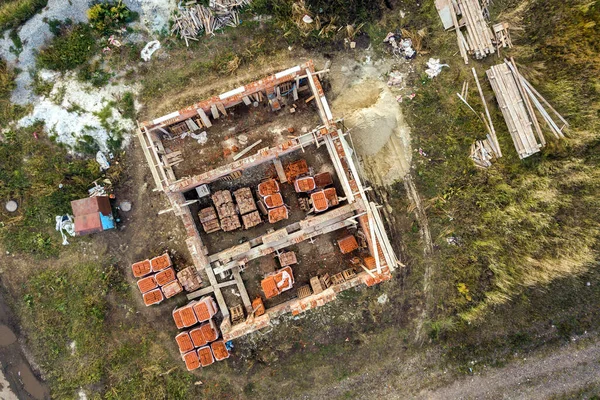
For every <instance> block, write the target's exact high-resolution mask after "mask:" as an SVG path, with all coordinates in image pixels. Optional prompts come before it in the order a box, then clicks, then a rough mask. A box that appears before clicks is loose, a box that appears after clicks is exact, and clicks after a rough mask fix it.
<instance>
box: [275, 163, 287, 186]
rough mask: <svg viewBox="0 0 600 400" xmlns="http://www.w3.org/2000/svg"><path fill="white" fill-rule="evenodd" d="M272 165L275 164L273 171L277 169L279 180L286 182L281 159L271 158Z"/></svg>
mask: <svg viewBox="0 0 600 400" xmlns="http://www.w3.org/2000/svg"><path fill="white" fill-rule="evenodd" d="M273 165H275V171H277V176H278V177H279V181H280V182H281V183H286V182H287V176H285V170H284V169H283V165H282V164H281V160H280V159H279V158H275V159H274V160H273Z"/></svg>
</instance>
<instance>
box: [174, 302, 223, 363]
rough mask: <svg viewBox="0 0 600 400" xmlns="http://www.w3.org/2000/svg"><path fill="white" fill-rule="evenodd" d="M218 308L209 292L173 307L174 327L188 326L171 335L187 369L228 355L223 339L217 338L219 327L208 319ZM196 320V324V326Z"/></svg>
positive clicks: (210, 318) (219, 359)
mask: <svg viewBox="0 0 600 400" xmlns="http://www.w3.org/2000/svg"><path fill="white" fill-rule="evenodd" d="M218 311H219V309H218V306H217V303H216V302H215V300H214V299H213V298H212V297H211V296H205V297H203V298H201V299H200V300H197V301H192V302H190V303H188V304H186V305H185V306H183V307H180V308H176V309H175V310H173V320H174V321H175V325H176V326H177V328H178V329H185V328H192V329H189V330H186V331H183V332H180V333H179V334H178V335H177V336H175V341H176V342H177V346H178V347H179V352H180V353H181V355H182V358H183V361H184V362H185V366H186V367H187V369H188V371H193V370H195V369H197V368H199V367H200V366H202V367H207V366H209V365H211V364H212V363H214V362H215V360H217V361H221V360H224V359H226V358H228V357H229V351H228V350H227V348H226V347H225V342H224V341H223V340H217V339H219V334H220V332H219V329H218V328H217V325H216V324H215V322H214V320H213V319H212V318H213V317H214V315H215V314H216V313H217V312H218ZM197 324H199V325H198V326H196V325H197Z"/></svg>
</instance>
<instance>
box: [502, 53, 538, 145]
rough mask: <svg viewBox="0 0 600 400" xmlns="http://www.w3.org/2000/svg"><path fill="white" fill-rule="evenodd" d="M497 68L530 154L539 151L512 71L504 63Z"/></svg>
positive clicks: (531, 124)
mask: <svg viewBox="0 0 600 400" xmlns="http://www.w3.org/2000/svg"><path fill="white" fill-rule="evenodd" d="M498 68H500V69H502V75H501V76H502V82H503V84H504V85H505V86H506V87H507V88H508V90H509V95H510V96H511V99H512V104H511V105H512V106H513V107H514V109H515V111H516V113H517V116H518V118H519V123H520V124H521V126H522V127H523V130H522V133H523V135H524V139H525V140H526V142H527V144H528V146H529V149H530V152H531V154H533V153H535V152H537V151H539V148H540V145H539V144H538V142H537V140H536V139H535V134H534V133H533V123H532V122H531V120H530V118H529V115H528V114H527V109H526V108H525V100H524V99H523V98H522V97H521V94H520V93H519V88H518V87H517V81H516V79H515V77H514V76H513V74H512V72H511V71H510V70H509V68H508V66H507V65H506V64H501V65H499V66H498Z"/></svg>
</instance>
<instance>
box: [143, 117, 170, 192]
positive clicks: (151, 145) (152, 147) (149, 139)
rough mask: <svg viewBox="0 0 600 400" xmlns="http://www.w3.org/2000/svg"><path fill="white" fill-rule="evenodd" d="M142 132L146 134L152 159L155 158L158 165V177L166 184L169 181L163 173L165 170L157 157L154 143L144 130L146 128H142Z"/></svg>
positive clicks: (146, 129)
mask: <svg viewBox="0 0 600 400" xmlns="http://www.w3.org/2000/svg"><path fill="white" fill-rule="evenodd" d="M144 131H145V132H146V137H147V139H148V142H149V143H150V148H151V149H152V153H154V157H155V158H156V161H157V162H158V165H157V167H158V168H157V169H158V172H159V173H160V175H162V180H164V181H165V183H166V184H168V183H169V179H168V178H167V174H166V173H165V169H164V167H163V165H162V161H161V159H160V156H159V155H158V151H157V150H156V146H155V145H154V141H153V140H152V136H151V133H150V131H148V128H146V127H144ZM162 180H161V181H162Z"/></svg>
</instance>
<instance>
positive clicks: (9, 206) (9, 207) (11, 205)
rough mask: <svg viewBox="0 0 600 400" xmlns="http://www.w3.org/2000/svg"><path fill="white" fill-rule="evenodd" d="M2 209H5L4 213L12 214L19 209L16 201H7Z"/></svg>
mask: <svg viewBox="0 0 600 400" xmlns="http://www.w3.org/2000/svg"><path fill="white" fill-rule="evenodd" d="M4 207H5V208H6V211H8V212H11V213H12V212H15V211H17V208H18V207H19V205H18V204H17V202H16V201H14V200H9V201H7V202H6V205H5V206H4Z"/></svg>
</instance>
